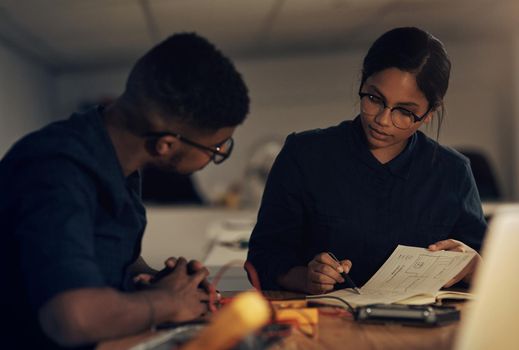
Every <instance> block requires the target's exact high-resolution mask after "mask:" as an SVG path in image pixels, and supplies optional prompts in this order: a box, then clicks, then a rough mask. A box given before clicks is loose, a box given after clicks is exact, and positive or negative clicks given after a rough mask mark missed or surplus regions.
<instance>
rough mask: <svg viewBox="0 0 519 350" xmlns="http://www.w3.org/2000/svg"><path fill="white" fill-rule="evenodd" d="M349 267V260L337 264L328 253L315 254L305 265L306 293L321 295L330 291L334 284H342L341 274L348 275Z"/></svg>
mask: <svg viewBox="0 0 519 350" xmlns="http://www.w3.org/2000/svg"><path fill="white" fill-rule="evenodd" d="M351 265H352V263H351V261H350V260H342V261H340V264H339V263H338V262H337V261H335V260H334V259H333V258H332V257H331V256H330V255H329V254H328V253H319V254H317V255H316V256H315V257H314V258H313V259H312V260H311V261H310V262H309V263H308V265H307V273H306V288H305V289H306V292H307V293H310V294H321V293H327V292H330V291H332V290H333V288H334V285H335V284H336V283H343V282H344V278H342V276H341V273H342V272H346V273H348V272H349V271H350V269H351Z"/></svg>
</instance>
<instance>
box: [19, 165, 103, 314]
mask: <svg viewBox="0 0 519 350" xmlns="http://www.w3.org/2000/svg"><path fill="white" fill-rule="evenodd" d="M86 174H87V173H86V172H85V171H81V170H80V169H79V168H78V167H77V166H76V165H75V164H73V163H72V162H70V161H67V160H54V161H51V162H44V164H42V165H39V164H33V165H30V166H26V167H24V168H23V169H21V171H20V177H19V179H18V181H17V182H16V183H17V184H18V186H19V187H18V188H17V189H16V190H17V191H18V192H19V194H18V195H17V196H15V198H16V201H17V203H16V206H15V207H16V208H17V209H16V211H15V212H14V215H15V218H14V220H13V221H12V222H15V223H16V225H15V227H14V234H15V240H16V242H17V244H18V247H19V249H20V259H21V261H20V266H21V271H20V272H21V275H22V276H23V283H24V284H25V286H26V288H25V290H26V291H27V293H28V295H27V296H28V299H29V301H30V303H31V305H32V306H33V307H34V308H35V309H38V308H39V307H41V306H42V305H43V304H44V303H45V302H46V301H48V300H49V299H51V298H52V297H53V296H55V295H57V294H59V293H60V292H64V291H67V290H71V289H76V288H84V287H97V286H103V285H104V284H105V283H104V281H103V277H102V274H101V273H100V271H99V267H98V266H97V264H96V263H95V249H94V248H95V247H94V224H95V213H94V211H95V196H96V190H95V187H94V186H93V184H92V180H91V179H89V178H88V176H87V175H86Z"/></svg>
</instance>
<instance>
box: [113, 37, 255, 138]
mask: <svg viewBox="0 0 519 350" xmlns="http://www.w3.org/2000/svg"><path fill="white" fill-rule="evenodd" d="M122 100H123V102H124V104H125V105H126V106H127V107H129V109H130V110H131V113H130V114H132V115H131V116H130V118H131V119H132V120H131V121H130V120H128V121H127V122H128V126H129V127H130V128H132V129H141V130H135V131H139V132H142V131H149V130H142V129H144V128H148V127H149V126H150V125H149V120H148V118H147V117H146V116H147V115H149V113H155V114H158V115H159V116H160V117H161V118H163V119H164V120H165V121H168V120H178V121H181V122H184V123H186V124H188V125H190V126H193V127H196V128H199V129H205V130H217V129H220V128H222V127H229V126H236V125H238V124H241V123H242V122H243V120H244V119H245V116H246V115H247V113H248V112H249V96H248V91H247V87H246V86H245V83H244V81H243V79H242V77H241V75H240V73H239V72H238V71H236V68H235V67H234V65H233V64H232V62H231V61H230V60H229V59H228V58H227V57H225V56H224V55H223V54H222V53H221V52H220V51H219V50H218V49H216V48H215V46H214V45H212V44H211V43H209V42H208V41H207V40H206V39H204V38H202V37H200V36H198V35H196V34H194V33H181V34H175V35H172V36H170V37H169V38H167V39H166V40H164V41H163V42H161V43H160V44H158V45H157V46H155V47H153V48H152V49H151V50H150V51H149V52H147V53H146V54H145V55H144V56H143V57H141V58H140V59H139V60H138V61H137V63H136V64H135V66H134V67H133V69H132V70H131V72H130V75H129V77H128V80H127V82H126V90H125V92H124V94H123V96H122Z"/></svg>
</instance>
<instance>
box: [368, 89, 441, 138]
mask: <svg viewBox="0 0 519 350" xmlns="http://www.w3.org/2000/svg"><path fill="white" fill-rule="evenodd" d="M369 96H372V97H375V98H376V99H378V100H380V102H382V105H383V106H384V109H386V108H389V112H390V113H392V112H393V110H395V109H399V110H403V111H406V112H408V113H410V114H411V115H412V116H413V124H414V123H418V122H421V121H422V120H424V118H425V117H426V116H427V114H429V112H430V111H431V110H432V107H429V108H428V109H427V112H425V113H424V114H423V115H422V116H419V115H418V114H416V113H414V112H411V111H410V110H408V109H406V108H403V107H398V106H396V107H389V106H388V105H387V103H386V101H384V99H383V98H382V97H380V96H377V95H375V94H370V93H367V92H362V91H359V97H360V99H361V100H362V99H363V98H364V97H368V98H369ZM384 109H383V110H384ZM383 110H382V111H383ZM382 111H381V112H382ZM391 122H392V123H393V125H394V126H395V128H398V129H400V130H407V129H409V128H410V127H411V125H412V124H411V125H409V126H408V127H407V128H401V127H399V126H397V125H396V124H395V122H393V117H391Z"/></svg>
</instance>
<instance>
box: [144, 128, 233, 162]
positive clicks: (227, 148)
mask: <svg viewBox="0 0 519 350" xmlns="http://www.w3.org/2000/svg"><path fill="white" fill-rule="evenodd" d="M143 136H144V137H153V138H159V137H163V136H173V137H175V138H177V139H179V140H180V141H182V142H184V143H186V144H188V145H190V146H193V147H196V148H198V149H201V150H204V151H207V152H211V161H213V163H215V164H220V163H223V162H224V161H225V160H226V159H227V158H229V156H230V155H231V153H232V149H233V147H234V140H233V138H232V137H229V138H228V139H227V140H225V141H224V142H223V143H222V144H220V145H218V146H215V147H208V146H204V145H201V144H199V143H198V142H195V141H191V140H190V139H187V138H185V137H184V136H182V135H180V134H177V133H175V132H170V131H164V132H147V133H145V134H144V135H143Z"/></svg>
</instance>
